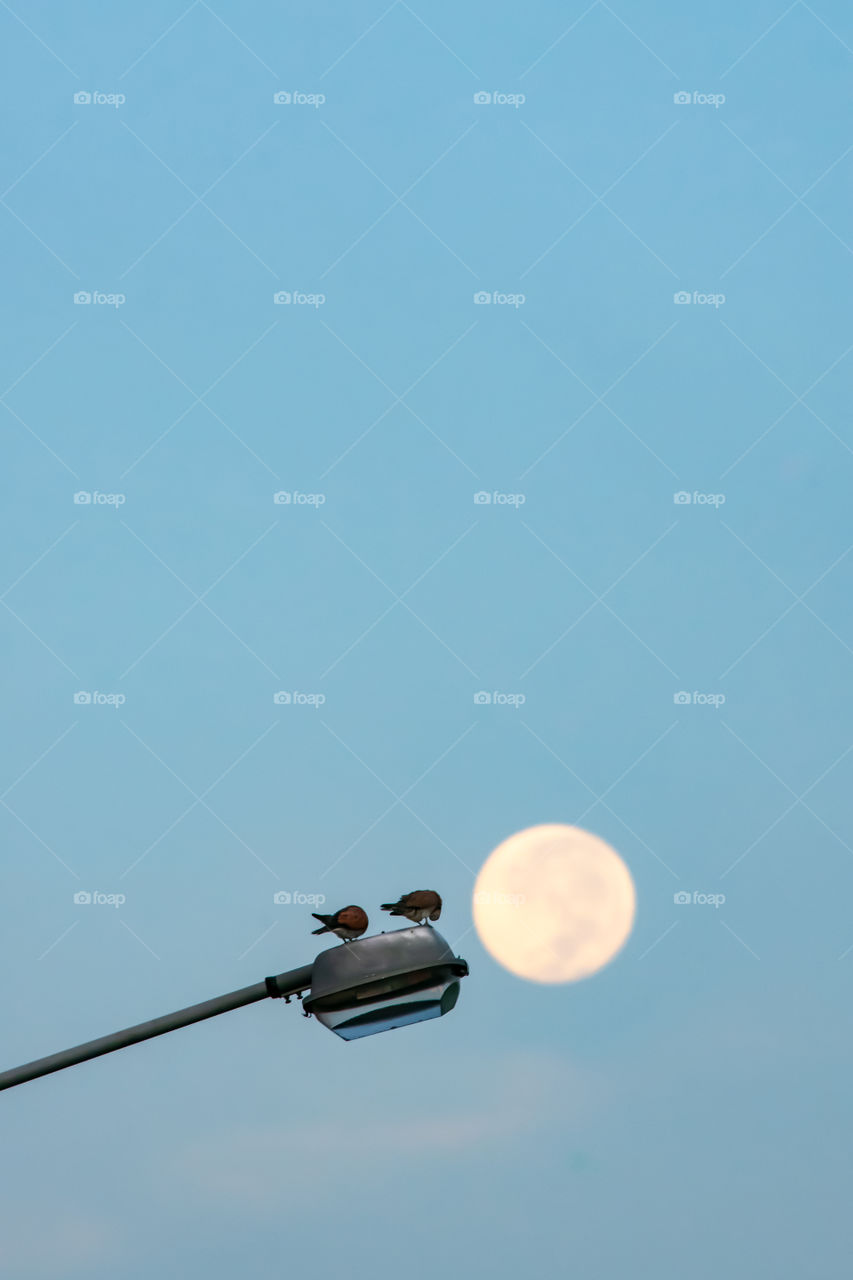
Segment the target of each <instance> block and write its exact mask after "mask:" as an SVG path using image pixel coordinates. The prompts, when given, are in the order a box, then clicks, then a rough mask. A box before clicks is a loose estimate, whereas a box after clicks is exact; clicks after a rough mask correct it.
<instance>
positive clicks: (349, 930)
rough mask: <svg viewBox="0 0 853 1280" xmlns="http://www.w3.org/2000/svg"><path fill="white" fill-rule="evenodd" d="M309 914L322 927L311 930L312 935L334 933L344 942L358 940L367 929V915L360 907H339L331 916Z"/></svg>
mask: <svg viewBox="0 0 853 1280" xmlns="http://www.w3.org/2000/svg"><path fill="white" fill-rule="evenodd" d="M311 914H312V916H313V917H314V919H315V920H319V921H320V923H321V924H322V926H323V927H322V929H312V930H311V932H312V933H334V934H335V935H336V936H337V937H338V938H343V940H344V942H352V940H353V938H360V937H361V935H362V934H363V933H364V931H365V929H366V928H367V923H368V921H367V913H366V912H365V911H362V909H361V907H341V909H340V911H336V912H335V914H334V915H332V916H318V915H317V912H316V911H312V912H311Z"/></svg>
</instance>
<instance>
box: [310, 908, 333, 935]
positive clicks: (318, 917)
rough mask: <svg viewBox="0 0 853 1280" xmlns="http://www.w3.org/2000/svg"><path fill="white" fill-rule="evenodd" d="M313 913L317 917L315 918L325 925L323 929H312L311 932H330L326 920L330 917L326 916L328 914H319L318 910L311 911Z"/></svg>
mask: <svg viewBox="0 0 853 1280" xmlns="http://www.w3.org/2000/svg"><path fill="white" fill-rule="evenodd" d="M311 914H312V916H313V917H314V919H315V920H319V921H320V923H321V924H322V926H323V927H322V929H312V930H311V933H312V934H315V933H328V932H329V926H328V924H327V923H326V920H327V918H328V917H326V916H318V915H317V912H316V911H312V912H311Z"/></svg>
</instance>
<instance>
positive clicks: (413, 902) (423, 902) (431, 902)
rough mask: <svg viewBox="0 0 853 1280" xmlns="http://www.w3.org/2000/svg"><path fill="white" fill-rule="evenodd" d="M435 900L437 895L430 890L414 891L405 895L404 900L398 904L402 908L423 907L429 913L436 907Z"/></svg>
mask: <svg viewBox="0 0 853 1280" xmlns="http://www.w3.org/2000/svg"><path fill="white" fill-rule="evenodd" d="M437 898H438V894H437V893H434V892H433V890H432V889H416V890H415V892H414V893H407V894H406V896H405V898H401V899H400V902H401V904H402V905H403V906H406V907H411V908H412V909H414V908H415V907H425V908H426V909H427V910H428V911H431V910H432V909H433V908H434V907H435V906H436V905H437V902H436V899H437Z"/></svg>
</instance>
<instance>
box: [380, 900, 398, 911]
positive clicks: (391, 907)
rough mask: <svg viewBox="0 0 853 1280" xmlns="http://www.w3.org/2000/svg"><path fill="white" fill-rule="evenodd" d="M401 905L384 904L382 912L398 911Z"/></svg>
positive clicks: (395, 903)
mask: <svg viewBox="0 0 853 1280" xmlns="http://www.w3.org/2000/svg"><path fill="white" fill-rule="evenodd" d="M399 905H400V904H399V902H383V903H382V907H381V910H382V911H392V912H393V911H396V910H397V908H398V906H399Z"/></svg>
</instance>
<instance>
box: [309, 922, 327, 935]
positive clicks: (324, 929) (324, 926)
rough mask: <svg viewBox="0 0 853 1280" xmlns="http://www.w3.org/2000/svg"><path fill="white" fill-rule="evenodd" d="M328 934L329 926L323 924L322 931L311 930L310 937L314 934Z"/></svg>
mask: <svg viewBox="0 0 853 1280" xmlns="http://www.w3.org/2000/svg"><path fill="white" fill-rule="evenodd" d="M328 932H329V926H328V925H327V924H324V925H323V927H322V929H312V930H311V933H312V935H313V934H315V933H328Z"/></svg>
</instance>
